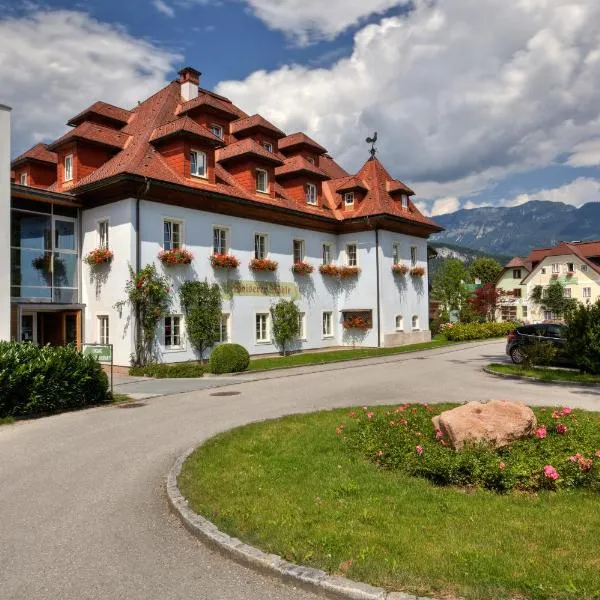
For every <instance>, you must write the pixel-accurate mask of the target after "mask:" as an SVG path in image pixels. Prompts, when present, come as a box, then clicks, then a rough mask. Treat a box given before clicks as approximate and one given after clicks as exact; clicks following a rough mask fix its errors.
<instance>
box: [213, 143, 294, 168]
mask: <svg viewBox="0 0 600 600" xmlns="http://www.w3.org/2000/svg"><path fill="white" fill-rule="evenodd" d="M245 155H251V156H256V157H258V158H261V159H262V160H265V161H267V162H270V163H273V164H275V165H282V164H283V161H284V160H285V157H283V156H282V155H281V154H279V152H269V151H268V150H267V149H266V148H265V147H264V146H261V145H260V144H259V143H258V142H257V141H256V140H253V139H252V138H246V139H245V140H240V141H239V142H234V143H233V144H229V146H226V147H225V148H221V149H220V150H218V151H217V154H216V159H217V162H226V161H228V160H231V159H233V158H239V157H240V156H245Z"/></svg>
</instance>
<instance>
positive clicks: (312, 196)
mask: <svg viewBox="0 0 600 600" xmlns="http://www.w3.org/2000/svg"><path fill="white" fill-rule="evenodd" d="M306 203H307V204H312V205H313V206H314V205H315V204H316V203H317V186H316V185H315V184H314V183H307V184H306Z"/></svg>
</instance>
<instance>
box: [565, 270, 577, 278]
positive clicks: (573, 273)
mask: <svg viewBox="0 0 600 600" xmlns="http://www.w3.org/2000/svg"><path fill="white" fill-rule="evenodd" d="M573 275H575V271H567V277H573Z"/></svg>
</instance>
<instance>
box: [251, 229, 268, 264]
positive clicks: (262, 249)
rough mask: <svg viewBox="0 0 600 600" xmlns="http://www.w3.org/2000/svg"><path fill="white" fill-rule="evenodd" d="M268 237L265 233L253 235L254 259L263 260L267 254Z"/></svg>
mask: <svg viewBox="0 0 600 600" xmlns="http://www.w3.org/2000/svg"><path fill="white" fill-rule="evenodd" d="M268 241H269V240H268V236H267V234H266V233H255V234H254V258H256V259H258V260H263V259H265V258H267V255H268V253H269V246H268Z"/></svg>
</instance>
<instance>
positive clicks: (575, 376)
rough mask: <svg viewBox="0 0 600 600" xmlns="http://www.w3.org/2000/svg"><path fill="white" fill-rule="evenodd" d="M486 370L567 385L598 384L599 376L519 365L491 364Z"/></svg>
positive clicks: (599, 381) (599, 382)
mask: <svg viewBox="0 0 600 600" xmlns="http://www.w3.org/2000/svg"><path fill="white" fill-rule="evenodd" d="M488 369H489V370H490V371H493V372H494V373H501V374H503V375H516V376H518V377H532V378H534V379H539V380H540V381H564V382H568V383H583V384H594V383H596V384H600V375H590V374H588V373H580V372H579V371H568V370H566V369H547V368H544V367H534V368H532V369H527V368H525V367H523V366H521V365H508V364H498V363H492V364H490V365H488Z"/></svg>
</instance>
